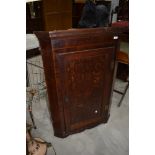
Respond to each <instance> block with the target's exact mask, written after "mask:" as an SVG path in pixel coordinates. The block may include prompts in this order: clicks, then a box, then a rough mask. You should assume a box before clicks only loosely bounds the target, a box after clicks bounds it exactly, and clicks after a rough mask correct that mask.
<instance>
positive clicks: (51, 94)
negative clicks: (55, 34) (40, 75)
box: [34, 31, 65, 137]
mask: <svg viewBox="0 0 155 155" xmlns="http://www.w3.org/2000/svg"><path fill="white" fill-rule="evenodd" d="M34 33H35V35H36V36H37V38H38V40H39V44H40V48H41V55H42V60H43V67H44V73H45V80H46V85H47V92H48V99H49V112H50V115H51V121H52V124H53V128H54V135H56V136H58V137H64V136H65V135H63V134H65V125H64V117H63V107H62V106H60V105H59V104H58V95H57V86H56V79H55V67H54V59H53V51H52V45H51V38H50V37H49V32H45V31H44V32H43V31H42V32H41V31H40V32H34Z"/></svg>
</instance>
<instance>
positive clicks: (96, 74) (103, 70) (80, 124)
mask: <svg viewBox="0 0 155 155" xmlns="http://www.w3.org/2000/svg"><path fill="white" fill-rule="evenodd" d="M114 55H115V54H114V47H108V48H106V47H105V48H98V49H90V50H86V51H76V52H70V53H57V54H56V60H57V62H58V66H57V69H58V72H59V73H60V79H61V80H60V81H59V82H58V83H61V84H60V89H61V90H63V92H62V96H63V106H64V117H65V124H66V132H75V131H79V130H83V129H85V128H89V127H91V126H94V125H97V124H99V123H101V122H106V121H107V119H108V115H109V114H108V109H109V103H110V95H111V89H112V88H111V86H112V81H113V80H112V79H113V71H114ZM109 86H110V87H109Z"/></svg>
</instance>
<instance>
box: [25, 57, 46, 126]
mask: <svg viewBox="0 0 155 155" xmlns="http://www.w3.org/2000/svg"><path fill="white" fill-rule="evenodd" d="M45 96H46V84H45V77H44V69H43V64H42V58H41V56H40V55H39V56H35V57H32V58H30V59H27V61H26V103H27V109H28V111H29V115H30V118H31V121H32V124H33V127H34V128H36V125H35V121H34V118H33V113H32V104H33V102H40V99H41V98H42V97H45Z"/></svg>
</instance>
